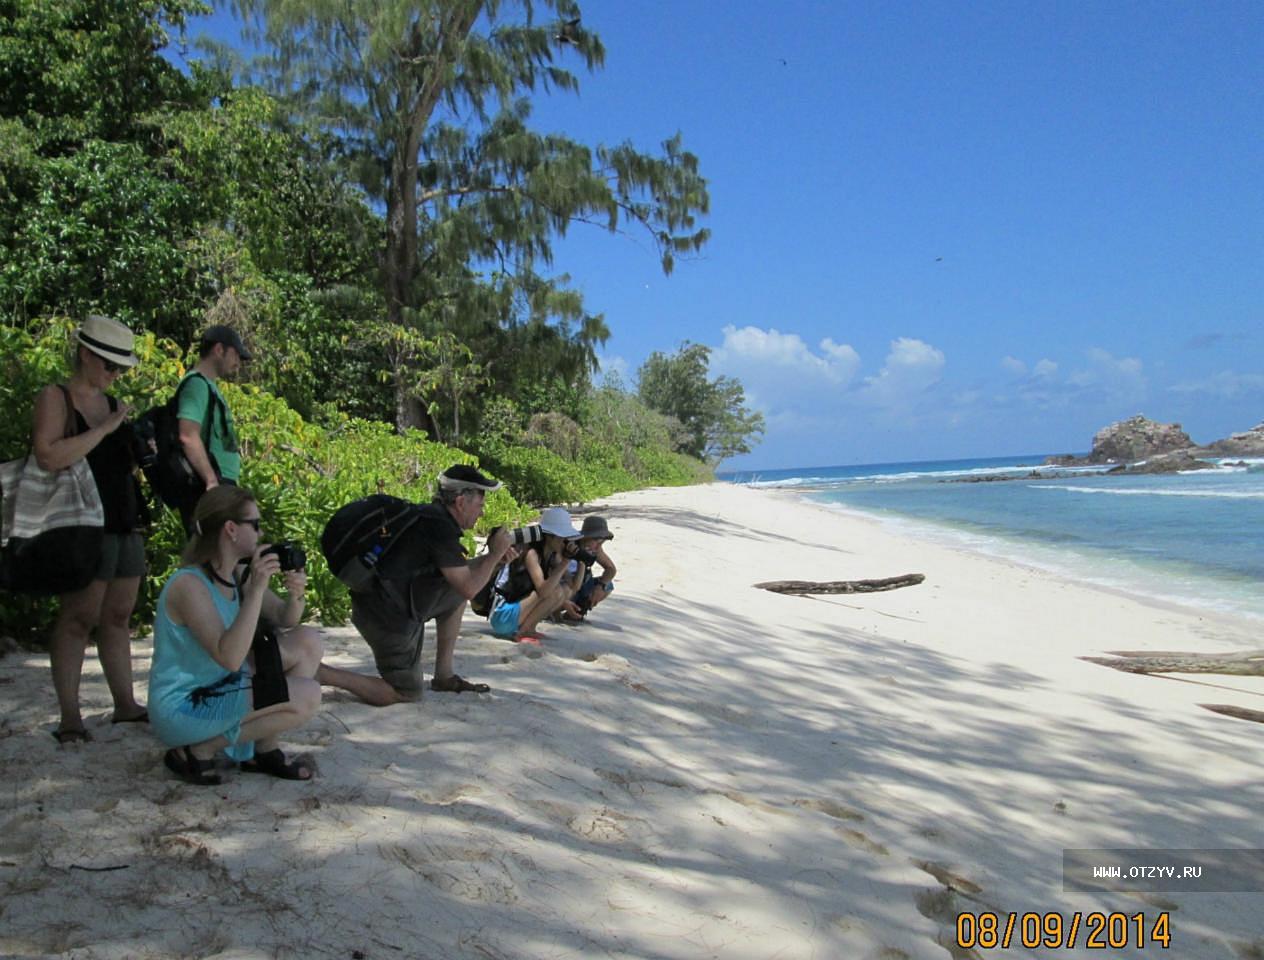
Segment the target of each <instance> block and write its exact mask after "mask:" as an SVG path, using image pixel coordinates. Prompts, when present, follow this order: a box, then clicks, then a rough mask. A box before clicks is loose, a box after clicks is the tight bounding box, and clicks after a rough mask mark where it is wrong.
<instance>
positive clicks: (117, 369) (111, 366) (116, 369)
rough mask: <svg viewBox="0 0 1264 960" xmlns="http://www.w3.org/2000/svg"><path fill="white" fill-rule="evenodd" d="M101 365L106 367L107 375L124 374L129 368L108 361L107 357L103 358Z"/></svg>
mask: <svg viewBox="0 0 1264 960" xmlns="http://www.w3.org/2000/svg"><path fill="white" fill-rule="evenodd" d="M101 364H102V366H104V367H105V372H106V373H122V372H123V371H124V370H126V369H127V367H125V366H123V365H122V364H119V363H115V362H114V361H113V360H107V359H105V357H102V358H101Z"/></svg>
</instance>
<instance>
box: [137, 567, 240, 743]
mask: <svg viewBox="0 0 1264 960" xmlns="http://www.w3.org/2000/svg"><path fill="white" fill-rule="evenodd" d="M180 577H196V578H197V579H198V580H200V581H202V584H203V585H204V586H205V587H206V589H207V591H209V592H210V595H211V599H212V600H213V601H214V602H215V609H216V611H217V612H218V613H219V616H220V619H221V620H222V621H223V625H224V627H225V629H227V628H228V626H229V625H231V624H232V622H233V620H235V619H236V617H237V611H238V610H240V609H241V602H240V596H239V595H235V596H234V598H233V599H232V600H227V599H225V598H224V595H223V594H221V593H220V592H219V590H217V589H215V585H214V584H213V583H212V582H211V579H210V577H208V576H207V575H206V573H205V572H204V571H202V570H200V569H198V568H197V567H182V568H180V569H179V570H177V571H176V572H175V573H173V574H172V575H171V577H170V578H169V579H168V580H167V582H166V584H164V585H163V588H162V593H161V594H160V595H159V596H158V610H157V614H156V616H155V617H154V660H153V665H152V667H151V668H150V671H149V724H150V727H151V729H152V730H153V731H154V733H156V734H157V735H158V737H159V738H160V739H161V740H162V742H163V743H165V744H167V745H168V746H170V747H183V746H187V745H189V744H192V743H201V742H202V741H204V740H210V739H211V738H212V737H217V736H223V737H225V738H226V739H227V740H228V743H229V746H228V747H226V748H225V749H224V752H225V753H226V754H228V756H229V757H230V758H231V759H233V760H236V761H238V762H241V761H243V760H249V759H251V758H252V757H253V756H254V754H255V745H254V741H252V740H248V741H246V742H245V743H241V742H239V738H240V737H241V721H242V719H243V718H244V717H245V716H246V714H248V713H249V712H250V711H251V710H252V709H253V704H254V698H253V696H252V693H251V675H250V668H249V666H247V664H246V663H244V662H243V663H242V665H241V666H240V667H239V668H238V669H236V670H225V669H224V668H223V667H222V666H220V665H219V664H218V663H216V662H215V661H214V660H213V659H211V655H210V654H209V653H207V652H206V648H205V647H203V646H202V645H201V644H200V643H198V641H197V638H196V637H195V636H193V634H192V632H191V631H190V630H189V628H188V627H183V626H178V625H176V624H175V623H173V622H172V621H171V617H170V615H169V614H168V613H167V594H168V592H169V591H170V590H171V585H172V584H173V583H175V582H176V580H178V579H179V578H180Z"/></svg>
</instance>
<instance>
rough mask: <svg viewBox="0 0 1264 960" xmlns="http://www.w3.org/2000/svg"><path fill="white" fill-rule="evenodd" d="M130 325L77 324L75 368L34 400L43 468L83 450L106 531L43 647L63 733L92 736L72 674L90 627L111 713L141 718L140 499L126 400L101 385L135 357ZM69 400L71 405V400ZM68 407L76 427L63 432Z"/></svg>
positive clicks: (64, 739) (61, 737)
mask: <svg viewBox="0 0 1264 960" xmlns="http://www.w3.org/2000/svg"><path fill="white" fill-rule="evenodd" d="M133 339H134V338H133V336H132V331H131V330H129V329H128V328H127V327H125V326H124V325H123V324H121V323H119V322H118V321H117V320H111V319H110V318H108V317H101V316H95V315H94V316H89V317H88V318H87V319H86V320H84V322H83V323H82V325H81V326H80V327H79V329H78V330H77V331H76V341H77V343H76V348H75V355H74V361H73V365H74V373H73V374H71V376H70V379H69V380H67V381H66V383H65V385H61V384H50V385H49V386H47V387H45V388H44V389H43V390H42V391H40V394H39V397H38V398H37V399H36V401H35V424H34V429H33V431H32V448H33V450H34V453H35V459H36V461H37V462H38V463H39V465H40V466H41V467H43V468H44V469H45V470H64V469H65V468H66V467H69V466H70V465H71V464H72V463H75V462H76V461H78V460H79V459H81V458H83V457H86V458H87V460H88V466H89V467H90V468H91V469H92V476H93V479H95V480H96V484H97V489H98V491H99V492H100V494H101V504H102V506H103V507H104V509H105V540H104V544H103V547H102V552H101V559H100V562H99V563H98V566H97V571H96V575H95V576H94V578H93V580H92V582H91V583H89V584H88V585H87V586H86V587H84V588H83V589H82V590H78V591H76V592H74V593H68V594H64V595H63V596H62V597H61V606H60V610H59V612H58V614H57V620H56V622H55V623H54V624H53V632H52V637H51V640H50V643H49V654H50V658H51V660H52V668H53V688H54V689H55V690H56V692H57V702H58V704H59V705H60V707H61V722H60V723H59V724H58V727H57V729H56V731H54V733H53V736H55V737H56V738H57V740H58V741H59V742H61V743H73V742H81V741H86V740H91V739H92V736H91V734H90V733H88V730H87V728H86V727H85V726H84V725H83V716H82V715H81V714H80V712H79V678H80V675H81V674H82V672H83V657H84V652H85V650H86V649H87V646H88V639H89V637H90V636H91V634H92V632H93V631H94V630H95V631H96V641H97V656H98V657H100V659H101V668H102V670H103V671H104V672H105V679H106V683H107V684H108V685H109V688H110V695H111V696H112V697H113V698H114V713H113V717H112V719H113V722H115V723H132V722H136V721H145V720H147V719H148V714H147V713H146V711H145V708H144V706H142V705H141V704H139V703H137V702H136V698H135V695H134V693H133V691H132V648H131V630H130V625H129V621H130V619H131V616H132V608H133V607H135V605H136V593H137V590H138V588H139V587H140V580H141V577H142V576H143V575H144V573H145V544H144V541H143V540H142V538H141V535H140V528H141V526H142V523H143V520H142V517H143V513H142V511H143V509H144V507H143V500H142V498H141V496H140V487H139V484H138V483H137V480H136V474H135V466H136V464H135V460H134V457H133V453H132V449H133V446H132V432H131V428H130V426H129V425H128V424H127V423H126V419H127V414H128V413H129V411H130V409H131V408H130V407H129V406H128V405H126V404H121V403H119V402H118V401H117V400H115V399H114V397H111V396H110V395H109V394H108V393H107V392H106V391H107V390H109V388H110V387H111V386H113V384H114V381H115V380H116V379H118V376H119V375H120V374H121V373H122V372H123V371H124V370H128V369H130V368H132V367H134V366H136V364H137V363H138V362H139V361H138V360H137V359H136V354H134V353H133V352H132V345H133ZM68 405H69V408H68ZM71 417H73V420H74V424H75V432H74V434H73V435H72V436H66V435H65V434H66V432H67V430H66V428H67V423H68V421H69V420H70V419H71Z"/></svg>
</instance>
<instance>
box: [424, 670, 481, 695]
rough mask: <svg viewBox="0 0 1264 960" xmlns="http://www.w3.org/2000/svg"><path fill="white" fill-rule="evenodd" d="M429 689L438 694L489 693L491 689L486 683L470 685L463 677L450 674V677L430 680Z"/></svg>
mask: <svg viewBox="0 0 1264 960" xmlns="http://www.w3.org/2000/svg"><path fill="white" fill-rule="evenodd" d="M430 689H431V690H437V691H439V692H440V693H466V692H469V693H491V692H492V688H491V687H490V686H489V685H488V684H486V683H471V682H470V681H468V680H466V679H465V678H464V677H461V676H458V675H457V674H455V673H454V674H452V676H450V677H444V678H443V679H442V680H440V679H439V678H438V677H431V678H430Z"/></svg>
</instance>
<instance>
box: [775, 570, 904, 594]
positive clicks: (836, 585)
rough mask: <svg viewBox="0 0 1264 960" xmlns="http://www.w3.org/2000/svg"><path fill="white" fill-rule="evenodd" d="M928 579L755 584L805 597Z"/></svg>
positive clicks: (868, 590) (872, 589)
mask: <svg viewBox="0 0 1264 960" xmlns="http://www.w3.org/2000/svg"><path fill="white" fill-rule="evenodd" d="M925 579H926V575H925V574H922V573H906V574H904V575H903V576H900V577H886V578H885V579H882V580H822V581H816V580H766V581H765V582H763V583H757V584H755V587H756V588H757V589H759V590H771V591H772V592H773V593H789V594H793V595H795V596H804V595H806V594H809V593H878V592H879V591H882V590H895V589H897V588H899V587H913V586H916V585H917V584H919V583H921V582H922V581H923V580H925Z"/></svg>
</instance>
